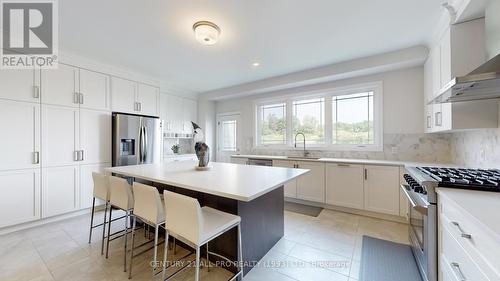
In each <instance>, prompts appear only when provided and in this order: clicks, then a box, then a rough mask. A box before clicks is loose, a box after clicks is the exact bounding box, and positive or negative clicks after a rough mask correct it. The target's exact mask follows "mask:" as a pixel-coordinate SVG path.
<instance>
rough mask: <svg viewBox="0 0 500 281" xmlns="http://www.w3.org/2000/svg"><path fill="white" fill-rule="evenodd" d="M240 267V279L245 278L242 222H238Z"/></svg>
mask: <svg viewBox="0 0 500 281" xmlns="http://www.w3.org/2000/svg"><path fill="white" fill-rule="evenodd" d="M238 269H239V270H240V271H241V276H240V277H239V278H238V279H239V280H243V248H242V247H241V223H239V224H238Z"/></svg>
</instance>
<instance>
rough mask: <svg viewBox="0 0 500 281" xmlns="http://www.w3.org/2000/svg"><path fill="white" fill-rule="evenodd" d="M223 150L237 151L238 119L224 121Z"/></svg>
mask: <svg viewBox="0 0 500 281" xmlns="http://www.w3.org/2000/svg"><path fill="white" fill-rule="evenodd" d="M221 130H222V150H225V151H236V120H230V121H222V122H221Z"/></svg>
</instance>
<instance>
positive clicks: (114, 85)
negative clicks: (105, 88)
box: [111, 76, 137, 113]
mask: <svg viewBox="0 0 500 281" xmlns="http://www.w3.org/2000/svg"><path fill="white" fill-rule="evenodd" d="M136 91H137V83H136V82H134V81H131V80H126V79H122V78H118V77H114V76H113V77H111V102H112V109H113V111H117V112H124V113H136V110H137V104H136V97H135V95H136Z"/></svg>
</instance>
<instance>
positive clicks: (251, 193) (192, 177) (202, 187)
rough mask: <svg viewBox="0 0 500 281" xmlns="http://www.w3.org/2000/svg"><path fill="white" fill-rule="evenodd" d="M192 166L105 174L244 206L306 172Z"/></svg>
mask: <svg viewBox="0 0 500 281" xmlns="http://www.w3.org/2000/svg"><path fill="white" fill-rule="evenodd" d="M196 165H197V162H196V161H179V162H172V163H160V164H145V165H134V166H122V167H112V168H106V171H107V172H111V173H116V174H120V175H123V176H129V177H135V178H140V179H144V180H149V181H152V182H157V183H163V184H167V185H172V186H177V187H181V188H185V189H188V190H192V191H197V192H202V193H207V194H212V195H216V196H221V197H225V198H230V199H235V200H239V201H245V202H249V201H251V200H253V199H255V198H257V197H259V196H261V195H264V194H266V193H268V192H270V191H272V190H274V189H276V188H278V187H280V186H282V185H283V184H285V183H286V182H288V181H290V180H293V179H295V178H297V177H299V176H301V175H303V174H305V173H307V172H309V170H307V169H290V168H280V167H265V166H248V165H238V164H231V163H219V162H211V163H210V164H209V166H210V169H208V170H205V171H197V170H196V169H195V167H196Z"/></svg>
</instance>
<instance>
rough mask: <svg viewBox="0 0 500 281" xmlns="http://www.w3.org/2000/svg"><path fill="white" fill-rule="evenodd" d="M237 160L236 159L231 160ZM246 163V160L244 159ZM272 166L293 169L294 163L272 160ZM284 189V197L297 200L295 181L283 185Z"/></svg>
mask: <svg viewBox="0 0 500 281" xmlns="http://www.w3.org/2000/svg"><path fill="white" fill-rule="evenodd" d="M232 159H233V160H234V159H238V158H232ZM244 160H245V161H247V160H248V159H244ZM273 166H274V167H282V168H292V169H293V168H295V161H280V160H273ZM284 189H285V197H288V198H297V180H296V179H293V180H291V181H289V182H287V183H285V186H284Z"/></svg>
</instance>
